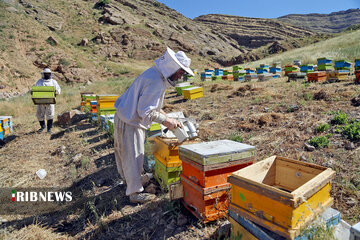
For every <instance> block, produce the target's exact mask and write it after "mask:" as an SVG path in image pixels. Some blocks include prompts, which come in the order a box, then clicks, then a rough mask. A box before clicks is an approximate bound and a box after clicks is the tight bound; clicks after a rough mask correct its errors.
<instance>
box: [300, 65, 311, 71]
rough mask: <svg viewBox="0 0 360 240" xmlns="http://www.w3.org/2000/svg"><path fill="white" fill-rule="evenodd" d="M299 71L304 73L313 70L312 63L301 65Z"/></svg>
mask: <svg viewBox="0 0 360 240" xmlns="http://www.w3.org/2000/svg"><path fill="white" fill-rule="evenodd" d="M300 72H305V73H308V72H314V65H312V64H306V65H301V66H300Z"/></svg>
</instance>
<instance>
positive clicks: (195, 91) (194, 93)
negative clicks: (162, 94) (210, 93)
mask: <svg viewBox="0 0 360 240" xmlns="http://www.w3.org/2000/svg"><path fill="white" fill-rule="evenodd" d="M182 92H183V95H184V99H189V100H192V99H196V98H202V97H203V96H204V92H203V88H202V87H190V88H186V89H183V90H182Z"/></svg>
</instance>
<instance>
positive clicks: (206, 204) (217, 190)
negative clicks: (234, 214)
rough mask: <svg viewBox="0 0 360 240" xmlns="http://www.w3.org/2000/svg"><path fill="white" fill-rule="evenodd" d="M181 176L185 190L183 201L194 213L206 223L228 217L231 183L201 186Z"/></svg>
mask: <svg viewBox="0 0 360 240" xmlns="http://www.w3.org/2000/svg"><path fill="white" fill-rule="evenodd" d="M180 178H181V184H182V186H183V192H184V196H183V198H182V201H183V203H184V206H185V207H186V208H187V209H188V210H189V211H190V212H191V213H192V214H194V215H195V216H196V217H197V218H198V219H200V220H201V221H203V222H204V223H206V222H211V221H214V220H217V219H220V218H224V217H226V215H227V211H228V206H229V190H230V184H228V183H226V184H224V185H220V186H217V187H210V188H201V187H200V186H198V185H196V184H194V183H193V182H192V181H190V180H189V179H187V178H186V177H185V176H184V175H182V174H181V175H180Z"/></svg>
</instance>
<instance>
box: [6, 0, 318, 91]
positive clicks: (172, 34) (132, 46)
mask: <svg viewBox="0 0 360 240" xmlns="http://www.w3.org/2000/svg"><path fill="white" fill-rule="evenodd" d="M100 2H101V1H97V0H89V1H83V0H74V1H72V0H64V1H29V0H6V1H5V0H2V1H0V7H1V9H2V10H1V11H0V23H1V24H0V41H1V43H0V98H4V97H9V96H16V95H19V94H23V93H24V92H27V91H28V90H29V88H30V86H31V85H32V84H33V83H34V82H35V81H36V80H37V79H38V78H39V76H40V71H41V69H42V68H44V67H45V66H49V67H50V68H51V69H52V70H53V71H55V72H56V73H55V77H56V79H58V80H60V81H61V82H62V83H74V82H81V83H85V82H88V81H91V82H94V81H103V80H106V79H107V78H111V77H112V78H114V77H115V78H117V77H119V76H132V77H134V76H136V75H137V74H139V73H140V72H141V71H143V70H144V69H145V68H146V67H148V66H150V65H151V64H152V61H153V60H154V59H155V58H157V57H159V56H160V55H161V54H162V53H163V51H164V49H165V47H166V46H169V47H171V48H173V49H174V50H180V49H181V50H184V51H186V52H187V53H188V54H189V55H190V56H191V57H192V59H193V67H194V68H196V67H199V66H201V65H203V64H209V65H211V66H219V64H224V65H229V64H232V63H234V61H235V62H242V61H241V59H240V60H239V59H237V58H236V57H238V56H245V57H244V58H245V59H246V60H247V61H250V60H256V59H260V58H262V57H263V56H264V54H257V53H254V52H252V50H254V49H256V48H258V47H259V46H263V45H266V44H270V45H271V44H272V46H271V47H270V48H269V51H268V53H267V54H272V53H276V52H279V51H286V50H288V49H291V48H294V47H300V46H302V44H300V43H299V42H297V40H294V39H302V38H304V37H305V38H308V37H309V36H313V35H314V33H312V32H310V31H307V30H303V29H300V28H297V27H292V26H289V25H286V24H283V23H278V22H276V21H273V20H269V19H251V18H249V19H247V18H241V17H228V16H221V18H220V20H221V21H223V23H221V22H219V20H214V19H213V18H216V17H215V15H214V16H212V15H210V16H202V17H199V18H198V19H197V20H195V21H194V20H191V19H188V18H186V17H184V16H183V15H182V14H180V13H178V12H177V11H175V10H173V9H170V8H168V7H167V6H165V5H164V4H162V3H159V2H157V1H155V0H144V1H136V0H117V1H115V0H110V1H109V4H100ZM85 26H86V27H85ZM238 30H241V31H238ZM242 32H243V33H242ZM240 33H241V34H240ZM251 33H253V34H254V36H253V37H251ZM250 38H251V39H250ZM283 40H285V41H287V42H285V43H282V42H283ZM299 41H300V42H301V40H299Z"/></svg>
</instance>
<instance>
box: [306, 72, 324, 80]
mask: <svg viewBox="0 0 360 240" xmlns="http://www.w3.org/2000/svg"><path fill="white" fill-rule="evenodd" d="M306 75H307V78H308V82H325V81H326V78H327V77H326V72H311V73H307V74H306Z"/></svg>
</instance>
